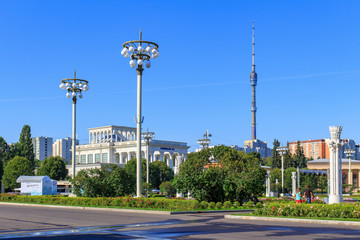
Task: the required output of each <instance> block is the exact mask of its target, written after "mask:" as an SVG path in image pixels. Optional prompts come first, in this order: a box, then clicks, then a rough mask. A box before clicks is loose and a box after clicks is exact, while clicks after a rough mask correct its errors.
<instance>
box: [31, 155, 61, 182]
mask: <svg viewBox="0 0 360 240" xmlns="http://www.w3.org/2000/svg"><path fill="white" fill-rule="evenodd" d="M67 174H68V170H67V169H66V165H65V160H64V159H63V158H61V157H59V156H56V157H49V158H45V159H44V160H43V161H42V162H41V164H40V167H39V168H38V170H37V172H36V175H38V176H49V177H50V178H51V179H55V180H63V179H65V178H66V176H67Z"/></svg>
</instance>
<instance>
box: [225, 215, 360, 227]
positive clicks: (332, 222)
mask: <svg viewBox="0 0 360 240" xmlns="http://www.w3.org/2000/svg"><path fill="white" fill-rule="evenodd" d="M224 217H225V218H229V219H241V220H258V221H271V222H296V223H310V224H329V225H344V226H360V221H359V222H354V221H337V220H317V219H303V218H279V217H256V216H238V215H225V216H224Z"/></svg>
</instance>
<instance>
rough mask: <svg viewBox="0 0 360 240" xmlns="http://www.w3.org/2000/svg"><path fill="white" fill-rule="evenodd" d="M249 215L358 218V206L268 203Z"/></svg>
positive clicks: (359, 211)
mask: <svg viewBox="0 0 360 240" xmlns="http://www.w3.org/2000/svg"><path fill="white" fill-rule="evenodd" d="M251 214H252V215H256V216H287V217H317V218H360V216H359V215H360V204H359V203H354V204H350V203H341V204H305V203H302V204H296V203H270V204H269V205H267V206H266V207H265V208H261V209H257V210H255V211H254V212H252V213H251Z"/></svg>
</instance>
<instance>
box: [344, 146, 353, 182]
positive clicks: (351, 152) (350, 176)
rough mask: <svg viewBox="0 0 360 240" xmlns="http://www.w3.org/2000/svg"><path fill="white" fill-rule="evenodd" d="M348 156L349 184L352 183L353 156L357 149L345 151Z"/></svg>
mask: <svg viewBox="0 0 360 240" xmlns="http://www.w3.org/2000/svg"><path fill="white" fill-rule="evenodd" d="M344 153H345V154H346V157H347V158H348V159H349V174H348V184H349V185H352V171H351V158H352V156H353V155H354V153H355V151H354V150H353V149H350V148H349V149H346V150H345V151H344Z"/></svg>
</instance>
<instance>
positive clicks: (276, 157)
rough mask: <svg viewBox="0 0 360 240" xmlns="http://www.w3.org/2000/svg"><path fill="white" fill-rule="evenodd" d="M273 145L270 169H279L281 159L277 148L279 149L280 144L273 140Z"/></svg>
mask: <svg viewBox="0 0 360 240" xmlns="http://www.w3.org/2000/svg"><path fill="white" fill-rule="evenodd" d="M273 145H274V147H273V157H272V162H271V167H272V168H281V157H280V154H279V153H278V151H277V148H278V147H280V142H279V141H278V140H277V139H274V142H273Z"/></svg>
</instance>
